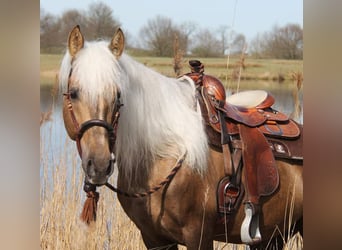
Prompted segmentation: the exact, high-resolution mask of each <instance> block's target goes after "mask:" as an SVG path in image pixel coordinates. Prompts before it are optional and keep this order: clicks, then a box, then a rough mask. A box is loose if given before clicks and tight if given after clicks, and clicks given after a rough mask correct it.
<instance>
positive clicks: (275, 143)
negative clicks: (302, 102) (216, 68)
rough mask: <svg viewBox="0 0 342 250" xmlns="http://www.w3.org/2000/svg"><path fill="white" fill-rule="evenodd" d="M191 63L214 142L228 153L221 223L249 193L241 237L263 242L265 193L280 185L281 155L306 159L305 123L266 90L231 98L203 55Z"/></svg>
mask: <svg viewBox="0 0 342 250" xmlns="http://www.w3.org/2000/svg"><path fill="white" fill-rule="evenodd" d="M189 64H190V67H191V73H188V74H186V75H187V76H189V77H190V78H191V79H192V80H193V81H194V82H195V85H196V90H197V91H196V94H197V100H198V103H199V106H200V109H201V113H202V116H203V120H204V123H205V129H206V133H207V135H208V139H209V144H210V146H211V147H212V148H213V149H215V150H217V151H220V152H222V153H223V157H224V171H225V176H224V177H223V178H222V179H221V181H220V182H219V183H218V187H217V209H218V213H219V219H218V223H226V222H227V221H226V220H229V218H230V217H231V216H232V215H233V214H234V212H235V211H236V209H237V208H238V207H239V206H240V204H241V200H242V197H243V194H244V193H246V199H245V200H244V202H243V204H244V206H245V207H244V208H245V219H244V221H243V223H242V225H241V239H242V241H243V242H244V243H245V244H250V245H252V244H257V243H259V242H260V241H261V234H260V230H259V213H260V203H259V200H260V196H268V195H271V194H272V193H273V192H274V191H275V190H276V189H277V188H278V185H279V174H278V170H277V167H276V161H275V159H276V158H282V159H291V160H298V161H302V160H303V155H302V144H303V126H302V125H300V124H298V123H296V122H295V121H293V120H291V119H289V118H288V117H287V116H286V115H285V114H283V113H281V112H279V111H276V110H274V109H273V108H271V106H272V105H273V104H274V98H273V97H272V96H271V95H269V94H268V93H267V92H266V91H262V90H255V91H245V92H240V93H237V94H234V95H231V96H229V97H228V98H226V91H225V88H224V87H223V85H222V83H221V82H220V81H219V80H218V79H217V78H215V77H213V76H210V75H205V74H204V66H203V64H202V63H201V62H200V61H197V60H192V61H190V62H189ZM229 155H230V156H231V157H229ZM242 168H245V170H244V172H243V173H244V176H242ZM242 177H243V178H244V180H245V185H242V182H241V178H242Z"/></svg>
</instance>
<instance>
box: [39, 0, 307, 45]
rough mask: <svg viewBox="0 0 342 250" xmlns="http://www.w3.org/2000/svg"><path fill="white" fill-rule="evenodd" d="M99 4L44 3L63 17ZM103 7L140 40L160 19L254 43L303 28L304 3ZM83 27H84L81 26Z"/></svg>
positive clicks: (272, 0) (152, 0)
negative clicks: (268, 34)
mask: <svg viewBox="0 0 342 250" xmlns="http://www.w3.org/2000/svg"><path fill="white" fill-rule="evenodd" d="M94 2H99V1H98V0H41V1H40V7H41V8H43V9H44V10H45V11H46V12H49V13H51V14H54V15H60V14H62V13H63V12H64V11H66V10H69V9H77V10H80V11H86V10H87V9H88V7H89V5H90V4H91V3H94ZM102 2H103V3H105V4H107V5H108V6H110V7H111V8H112V10H113V16H114V18H116V19H117V20H118V21H119V22H120V23H121V24H122V26H121V28H122V29H123V30H124V32H125V31H126V32H129V33H130V34H131V35H133V36H134V37H136V38H137V36H138V35H139V31H140V29H141V28H142V27H143V26H145V25H146V24H147V21H148V20H150V19H154V18H155V17H156V16H157V15H161V16H164V17H169V18H171V19H172V21H173V22H174V23H175V24H182V23H184V22H189V21H191V22H194V23H196V24H198V26H199V27H200V28H208V29H210V30H217V29H218V28H219V27H221V26H227V27H231V30H233V31H235V32H237V33H242V34H244V35H245V36H246V38H247V40H251V39H252V38H254V37H255V36H256V35H257V34H258V33H262V32H265V31H271V29H272V28H273V27H274V25H278V26H284V25H286V24H289V23H295V24H299V25H300V26H301V27H303V0H286V1H280V0H259V1H256V0H211V1H204V0H203V1H199V0H171V1H170V0H166V1H165V0H145V1H141V0H140V1H139V0H121V1H115V0H112V1H108V0H102ZM80 25H81V27H82V24H80Z"/></svg>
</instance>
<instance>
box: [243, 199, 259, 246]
mask: <svg viewBox="0 0 342 250" xmlns="http://www.w3.org/2000/svg"><path fill="white" fill-rule="evenodd" d="M240 234H241V241H242V242H243V243H244V244H248V245H254V244H258V243H260V242H261V234H260V229H259V212H256V211H255V207H254V205H253V204H252V203H251V202H246V203H245V219H244V220H243V222H242V225H241V230H240Z"/></svg>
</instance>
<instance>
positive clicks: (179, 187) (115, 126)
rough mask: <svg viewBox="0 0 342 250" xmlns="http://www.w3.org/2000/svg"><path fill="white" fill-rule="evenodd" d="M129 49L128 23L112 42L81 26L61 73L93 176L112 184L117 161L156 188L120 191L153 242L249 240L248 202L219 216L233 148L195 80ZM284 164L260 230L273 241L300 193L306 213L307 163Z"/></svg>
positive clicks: (137, 181)
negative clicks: (212, 137)
mask: <svg viewBox="0 0 342 250" xmlns="http://www.w3.org/2000/svg"><path fill="white" fill-rule="evenodd" d="M123 50H124V34H123V33H122V31H121V29H118V30H117V31H116V32H115V34H114V36H113V38H112V40H111V41H110V42H106V41H96V42H85V41H84V38H83V36H82V34H81V32H80V29H79V26H76V27H75V28H74V29H73V30H72V31H71V33H70V34H69V38H68V50H67V52H66V54H65V56H64V58H63V61H62V64H61V69H60V75H59V79H60V87H61V89H62V91H63V92H65V93H66V94H65V97H64V105H63V118H64V123H65V128H66V130H67V133H68V135H69V136H70V138H71V139H73V140H76V141H77V145H78V150H79V153H80V156H81V159H82V167H83V170H84V173H85V181H86V183H88V184H90V185H96V186H101V185H104V184H106V183H107V180H108V177H109V176H110V175H111V174H112V173H113V169H114V165H115V164H114V163H115V161H116V165H117V168H118V181H117V185H118V188H119V189H120V190H124V191H125V192H126V193H145V194H147V193H149V195H142V196H141V197H140V198H131V197H126V196H125V195H122V193H120V194H118V199H119V201H120V203H121V205H122V207H123V209H124V211H125V212H126V214H127V215H128V216H129V218H130V219H131V220H132V221H133V222H134V223H135V225H136V226H137V227H138V228H139V229H140V231H141V235H142V238H143V241H144V243H145V245H146V247H147V248H149V249H178V247H177V244H182V245H185V246H186V247H187V248H188V249H206V250H207V249H213V240H219V241H227V242H230V243H243V242H241V238H240V227H241V224H242V222H243V218H244V209H243V206H242V205H241V206H239V207H238V208H237V210H236V212H235V214H234V216H232V217H231V218H230V219H229V220H228V223H227V224H225V223H218V212H217V200H216V199H217V198H216V191H217V185H218V182H219V181H220V180H221V178H222V177H223V176H225V173H224V168H223V165H224V162H223V161H224V157H223V155H222V153H221V152H219V151H217V150H214V149H213V148H212V147H210V146H209V145H208V138H207V135H206V132H205V128H204V125H203V118H202V115H201V111H200V110H199V109H198V107H197V108H196V106H197V104H196V95H195V86H194V82H193V81H192V80H190V78H186V77H185V78H181V79H172V78H168V77H165V76H163V75H161V74H159V73H157V72H155V71H153V70H151V69H149V68H147V67H146V66H144V65H142V64H140V63H138V62H136V61H134V60H133V59H132V58H130V57H129V56H127V55H126V54H125V53H123ZM122 105H123V106H122ZM121 106H122V107H121ZM119 115H120V116H119ZM175 166H176V168H177V169H176V170H175ZM277 168H278V171H279V186H278V188H277V190H276V191H275V192H274V194H273V195H272V196H268V197H263V198H261V204H262V206H261V212H260V222H259V223H260V232H261V235H262V238H263V240H264V241H266V242H267V241H268V240H269V239H270V238H271V236H272V235H273V234H274V232H275V231H277V230H276V228H277V227H278V228H279V229H280V230H281V229H282V228H283V227H284V224H285V223H288V222H287V219H286V217H288V216H286V211H285V210H286V209H289V208H290V207H291V206H290V204H289V203H290V202H289V200H290V199H291V201H292V202H291V203H292V204H293V207H292V208H291V219H292V221H293V222H295V221H297V220H298V219H301V218H302V199H303V180H302V171H303V168H302V165H300V164H297V165H296V164H294V163H293V162H291V161H284V160H283V161H280V160H277ZM170 173H173V174H172V176H171V177H169V178H167V180H168V181H164V182H163V180H165V178H166V177H168V176H169V175H170ZM242 181H244V180H242ZM161 182H162V183H161ZM160 183H161V184H160ZM158 185H159V187H158ZM156 187H157V188H156ZM153 188H154V189H155V191H153V190H152V191H151V189H153ZM146 192H147V193H146Z"/></svg>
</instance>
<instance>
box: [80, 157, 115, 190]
mask: <svg viewBox="0 0 342 250" xmlns="http://www.w3.org/2000/svg"><path fill="white" fill-rule="evenodd" d="M114 162H115V158H114V155H113V153H111V158H110V159H97V158H93V157H89V158H85V159H82V168H83V170H84V173H85V179H86V182H88V183H90V184H93V185H97V186H101V185H104V184H106V182H107V181H108V178H109V177H110V176H111V175H112V174H113V171H114Z"/></svg>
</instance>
